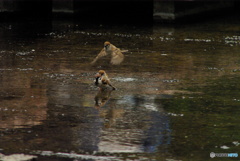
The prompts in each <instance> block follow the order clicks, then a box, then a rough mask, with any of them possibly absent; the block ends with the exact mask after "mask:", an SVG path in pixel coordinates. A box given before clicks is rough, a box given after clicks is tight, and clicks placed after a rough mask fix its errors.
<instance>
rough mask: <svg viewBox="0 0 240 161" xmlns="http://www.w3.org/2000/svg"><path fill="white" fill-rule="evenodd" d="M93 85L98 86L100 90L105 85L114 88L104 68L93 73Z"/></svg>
mask: <svg viewBox="0 0 240 161" xmlns="http://www.w3.org/2000/svg"><path fill="white" fill-rule="evenodd" d="M95 77H96V80H95V85H96V86H98V87H99V88H100V90H105V89H107V85H109V86H110V87H112V90H115V89H116V88H115V87H114V86H113V85H112V84H111V82H110V80H109V78H108V76H107V73H106V72H105V71H104V70H99V71H98V73H97V74H96V75H95Z"/></svg>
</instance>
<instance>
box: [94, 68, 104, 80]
mask: <svg viewBox="0 0 240 161" xmlns="http://www.w3.org/2000/svg"><path fill="white" fill-rule="evenodd" d="M104 74H105V71H104V70H99V71H98V73H97V74H96V75H95V77H96V78H97V77H101V76H103V75H104Z"/></svg>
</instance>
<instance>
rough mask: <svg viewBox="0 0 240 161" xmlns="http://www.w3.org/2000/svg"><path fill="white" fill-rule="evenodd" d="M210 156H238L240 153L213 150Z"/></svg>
mask: <svg viewBox="0 0 240 161" xmlns="http://www.w3.org/2000/svg"><path fill="white" fill-rule="evenodd" d="M210 157H211V158H214V157H235V158H236V157H238V153H214V152H211V153H210Z"/></svg>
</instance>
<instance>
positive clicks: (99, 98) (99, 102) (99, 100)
mask: <svg viewBox="0 0 240 161" xmlns="http://www.w3.org/2000/svg"><path fill="white" fill-rule="evenodd" d="M111 92H112V90H99V91H98V93H97V95H96V96H95V98H94V100H95V108H96V109H100V108H101V107H103V106H104V105H105V104H106V103H107V102H108V100H109V98H110V95H111Z"/></svg>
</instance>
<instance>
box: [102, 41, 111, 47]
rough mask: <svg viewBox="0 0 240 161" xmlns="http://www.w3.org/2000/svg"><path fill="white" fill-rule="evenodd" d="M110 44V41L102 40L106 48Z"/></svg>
mask: <svg viewBox="0 0 240 161" xmlns="http://www.w3.org/2000/svg"><path fill="white" fill-rule="evenodd" d="M110 44H111V43H110V42H109V41H106V42H104V48H105V49H107V48H108V47H109V46H110Z"/></svg>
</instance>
